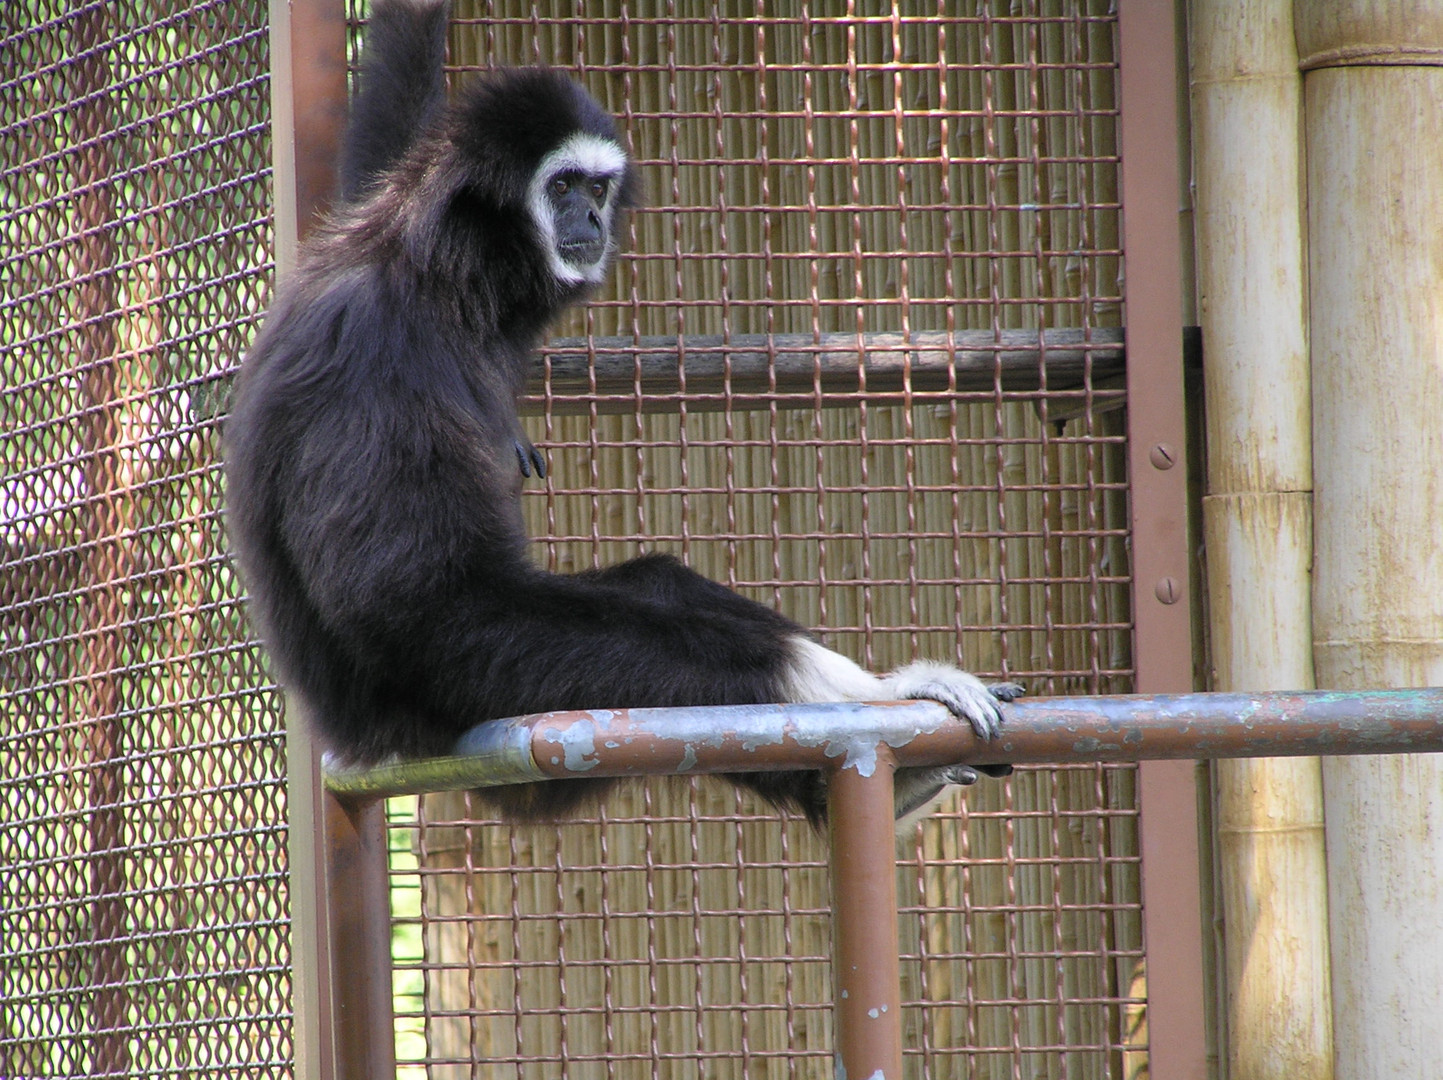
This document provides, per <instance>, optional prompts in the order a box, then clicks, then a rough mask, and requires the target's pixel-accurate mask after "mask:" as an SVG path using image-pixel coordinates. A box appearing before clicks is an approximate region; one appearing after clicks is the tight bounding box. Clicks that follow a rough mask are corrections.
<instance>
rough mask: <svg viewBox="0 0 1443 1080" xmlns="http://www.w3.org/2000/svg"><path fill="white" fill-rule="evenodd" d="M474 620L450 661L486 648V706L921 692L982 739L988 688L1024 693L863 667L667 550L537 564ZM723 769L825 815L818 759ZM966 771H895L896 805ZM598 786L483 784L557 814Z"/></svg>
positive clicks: (521, 709)
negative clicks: (579, 567) (568, 565)
mask: <svg viewBox="0 0 1443 1080" xmlns="http://www.w3.org/2000/svg"><path fill="white" fill-rule="evenodd" d="M477 629H478V630H479V631H480V633H481V635H482V638H481V639H480V640H478V641H477V642H476V648H475V652H472V654H471V656H470V657H466V656H463V655H455V656H454V657H453V659H452V661H451V663H450V670H452V671H456V672H459V671H466V670H474V669H475V667H476V660H477V659H478V658H479V657H480V656H482V655H484V656H486V657H487V662H486V663H485V664H484V665H483V667H484V670H485V672H486V678H485V679H484V680H482V681H479V682H474V683H473V690H474V691H475V693H476V695H477V699H475V700H473V702H472V704H476V703H478V701H489V702H490V703H491V704H490V705H489V706H487V709H488V712H489V715H496V716H500V715H510V714H516V713H529V712H542V711H550V710H556V709H583V708H590V707H605V706H614V707H645V706H658V705H670V706H686V705H698V706H702V705H723V704H763V703H769V702H774V701H793V702H821V701H868V700H891V699H896V698H930V699H934V700H937V701H940V702H941V703H942V704H944V705H946V706H947V707H948V708H949V709H951V710H952V711H953V712H954V713H956V714H957V715H958V716H959V717H961V718H963V719H966V720H967V721H968V722H969V723H970V724H971V725H972V726H973V728H974V729H975V730H976V731H977V732H978V734H979V735H981V736H983V737H984V738H986V737H991V736H992V735H994V734H995V733H996V732H997V729H998V724H999V722H1000V714H999V712H998V709H997V702H998V700H1011V699H1012V698H1013V697H1015V696H1017V694H1018V693H1020V692H1021V690H1020V688H1019V687H1016V686H1014V685H1012V684H1002V685H1000V686H997V687H988V686H986V685H985V684H983V683H982V682H981V681H980V680H979V679H977V678H976V677H975V676H973V675H969V674H967V673H966V672H962V671H958V670H957V669H955V668H951V667H948V666H946V665H942V664H936V663H929V662H919V663H915V664H909V665H907V666H906V667H904V668H901V669H899V670H898V671H896V672H894V673H892V674H890V675H887V676H877V675H873V674H871V673H870V672H867V671H865V670H863V669H862V668H861V667H859V666H858V665H857V664H855V663H853V662H852V661H851V660H849V659H847V658H846V657H844V656H842V655H840V654H839V653H835V652H833V651H831V650H830V649H827V648H825V647H823V646H821V645H819V644H817V643H816V642H815V641H813V640H812V639H811V638H810V637H809V636H807V635H806V633H805V632H804V631H803V630H802V629H801V628H800V627H798V626H797V625H796V624H794V623H791V622H790V621H788V620H786V619H784V618H782V617H781V616H779V615H777V614H776V613H775V612H773V611H772V610H771V609H769V608H766V607H764V606H762V605H759V604H756V603H753V602H752V601H750V600H747V599H746V598H744V597H741V596H739V595H737V594H736V593H733V592H731V591H730V590H728V589H725V588H724V587H722V586H721V585H718V584H717V583H715V582H713V581H711V580H709V579H707V578H704V577H702V576H700V575H698V574H695V573H694V572H692V571H690V570H688V569H687V568H685V567H684V566H682V565H681V564H680V563H678V562H676V561H675V560H674V559H670V558H667V557H664V556H647V557H643V558H641V559H636V560H632V561H630V562H627V563H622V564H620V565H618V566H614V567H611V568H608V569H606V570H601V571H595V572H590V573H587V574H580V575H573V576H560V575H538V578H537V580H533V581H531V582H529V583H528V584H527V586H526V587H525V589H524V590H522V591H520V592H518V593H517V594H516V595H515V596H514V598H513V600H512V602H511V603H510V604H509V605H508V610H506V611H499V610H496V609H494V608H492V609H491V610H489V611H488V612H486V615H485V618H484V619H483V620H480V621H479V622H478V626H477ZM467 651H468V652H470V651H471V650H469V649H468V650H467ZM460 681H461V682H463V683H464V682H470V681H472V680H466V679H462V680H460ZM503 703H504V705H503ZM438 704H440V703H438ZM462 706H463V702H462V701H460V700H458V701H455V702H453V703H450V704H449V705H446V704H442V705H441V707H442V708H443V709H446V710H447V711H449V710H450V709H456V708H461V707H462ZM472 715H475V713H472ZM728 779H730V780H732V781H733V782H734V783H737V784H739V785H740V786H743V787H746V788H749V789H751V790H754V791H756V792H758V793H759V794H761V795H762V796H763V797H764V798H766V799H768V800H769V801H771V802H773V803H775V804H778V805H785V806H789V807H791V808H793V809H796V810H799V811H801V812H802V813H804V814H805V815H807V817H809V818H810V819H811V820H812V821H813V822H814V823H818V824H819V823H820V822H821V821H822V820H823V819H824V816H825V809H826V790H825V781H824V779H823V777H822V774H821V773H820V772H818V771H815V770H798V771H795V772H781V773H754V774H733V775H730V776H729V777H728ZM976 780H977V772H976V771H975V770H973V769H972V768H970V767H969V766H966V765H961V764H956V765H950V766H946V767H942V768H936V769H921V768H918V769H903V770H901V771H900V772H899V774H898V778H897V812H898V816H899V817H901V816H904V815H907V814H912V813H914V812H916V811H918V810H920V809H921V808H923V807H924V806H925V805H926V804H927V803H928V802H930V801H931V799H932V798H933V797H935V796H936V795H937V794H939V793H940V792H941V791H942V790H943V789H944V788H945V787H947V786H948V785H950V784H967V783H973V782H975V781H976ZM605 786H606V785H605V784H604V783H597V782H592V781H558V782H552V783H549V784H544V785H523V786H520V787H516V788H506V789H495V790H493V791H491V792H486V793H483V794H484V795H485V797H486V798H488V799H489V800H490V801H492V802H493V803H496V804H498V805H499V806H500V807H501V808H502V809H503V810H505V811H506V812H508V813H510V814H512V815H515V816H520V817H529V818H537V817H540V818H554V817H559V816H563V815H564V814H565V813H566V812H568V811H570V810H573V809H574V808H575V807H576V806H577V805H578V804H580V803H583V802H585V801H587V800H588V799H589V798H590V797H592V796H594V795H596V794H599V793H600V792H601V791H603V790H604V789H605Z"/></svg>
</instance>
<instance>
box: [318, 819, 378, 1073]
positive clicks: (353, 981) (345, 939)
mask: <svg viewBox="0 0 1443 1080" xmlns="http://www.w3.org/2000/svg"><path fill="white" fill-rule="evenodd" d="M322 816H323V818H324V822H325V840H326V844H325V857H326V906H327V921H328V924H329V925H328V930H329V941H328V943H327V944H328V949H327V951H328V953H329V956H330V968H331V971H330V976H331V987H330V990H331V1007H330V1020H331V1025H332V1029H331V1030H332V1048H333V1055H334V1056H333V1060H334V1062H335V1075H336V1076H337V1077H344V1078H345V1080H392V1078H393V1077H394V1076H395V1075H396V1038H395V1024H394V1018H393V1017H392V1012H391V1009H392V1006H391V896H390V881H389V878H388V876H387V862H386V804H385V803H383V802H381V801H380V800H376V799H371V800H366V801H364V802H343V801H341V800H339V799H337V798H336V797H335V796H334V795H332V794H330V793H329V792H328V793H327V794H326V797H325V800H324V801H323V803H322Z"/></svg>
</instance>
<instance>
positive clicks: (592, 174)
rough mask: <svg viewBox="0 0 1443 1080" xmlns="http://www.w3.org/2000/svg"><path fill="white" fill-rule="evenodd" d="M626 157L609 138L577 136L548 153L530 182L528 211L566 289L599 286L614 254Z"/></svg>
mask: <svg viewBox="0 0 1443 1080" xmlns="http://www.w3.org/2000/svg"><path fill="white" fill-rule="evenodd" d="M625 174H626V153H625V152H624V151H623V150H622V149H621V147H620V146H618V145H617V144H616V143H614V142H612V141H611V140H610V139H605V138H601V137H600V136H597V135H587V134H582V133H578V134H575V135H572V136H571V137H570V138H568V139H567V140H566V141H565V142H563V143H562V144H561V145H560V146H558V147H557V148H556V149H555V150H553V151H551V153H549V154H547V155H546V157H544V158H543V159H542V161H541V164H540V165H538V166H537V168H536V174H535V175H534V176H533V177H532V179H531V188H530V191H529V192H528V197H527V208H528V210H529V211H530V213H531V218H532V220H533V222H535V225H536V230H537V232H538V233H539V234H540V242H541V246H542V250H543V251H545V252H546V261H547V263H548V264H549V266H550V267H551V272H552V274H554V275H555V276H556V279H557V280H558V281H560V282H561V283H562V284H564V285H580V284H582V283H583V282H587V283H590V284H593V285H594V284H597V283H598V282H600V281H601V279H602V278H603V277H605V276H606V264H607V262H608V260H609V259H610V258H611V254H612V252H614V251H615V250H616V242H615V238H614V237H613V235H612V226H613V222H614V219H615V216H616V215H615V210H616V198H615V196H616V194H617V191H618V189H619V187H620V185H621V181H622V178H623V177H624V176H625Z"/></svg>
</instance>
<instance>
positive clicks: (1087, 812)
mask: <svg viewBox="0 0 1443 1080" xmlns="http://www.w3.org/2000/svg"><path fill="white" fill-rule="evenodd" d="M962 7H963V6H962V5H956V4H952V3H950V2H948V3H938V2H935V0H934V2H933V3H932V4H930V5H925V4H921V3H899V4H898V5H897V6H896V7H888V6H885V5H882V4H877V3H856V4H849V5H847V6H846V9H845V10H846V14H842V13H841V12H842V11H843V5H841V4H836V5H820V4H813V5H807V4H805V3H801V4H777V5H772V4H768V5H761V6H748V5H745V4H741V3H736V2H732V3H725V4H721V5H675V4H673V5H667V4H658V3H655V2H653V0H646V2H643V3H640V4H626V5H621V4H612V3H604V4H582V3H579V2H578V3H565V2H561V0H543V2H541V3H527V4H520V3H514V2H510V0H498V2H494V3H489V4H484V5H483V4H480V3H475V4H470V5H468V4H466V3H465V2H464V0H463V2H462V3H461V4H460V5H459V6H458V9H457V14H458V16H460V17H459V18H458V19H457V20H456V22H455V25H454V26H453V30H452V36H451V59H452V62H453V65H454V67H455V69H456V71H457V73H458V74H460V75H463V76H464V73H465V72H467V71H469V70H474V69H484V68H486V67H488V66H490V65H493V64H498V65H499V64H526V63H537V62H540V63H546V64H550V65H553V66H557V67H561V68H564V69H567V70H569V71H572V72H574V73H575V74H576V75H577V76H578V77H579V78H580V79H581V80H582V81H583V82H584V83H585V84H586V85H587V86H588V87H589V88H590V89H591V91H592V92H593V93H594V94H595V95H596V96H597V97H598V98H599V99H600V100H601V101H602V102H603V103H604V104H605V105H607V106H608V107H609V108H610V109H611V110H612V111H613V112H614V113H615V114H616V115H617V116H618V117H619V119H620V123H621V126H622V128H623V129H624V131H625V133H626V136H627V138H628V140H629V142H630V145H631V149H632V152H633V155H634V156H635V158H636V159H637V160H638V162H639V163H640V166H641V169H642V172H643V174H644V177H645V186H646V205H645V206H644V207H643V208H642V209H641V210H639V211H638V212H637V213H636V214H635V215H634V217H633V218H632V223H631V226H630V234H629V236H628V238H627V242H626V249H625V253H624V254H623V256H622V258H621V259H620V262H619V265H618V267H617V269H616V271H615V272H614V274H613V275H612V278H611V280H610V281H609V283H608V284H607V285H606V286H605V287H603V289H602V290H601V292H600V294H599V295H598V296H597V298H596V299H595V301H594V302H593V303H592V304H590V305H589V306H588V307H587V308H585V309H584V310H583V311H581V312H578V313H577V314H576V315H575V316H574V317H573V318H572V319H570V320H569V321H568V322H567V324H566V325H564V326H562V327H559V328H558V329H557V331H556V333H555V335H554V336H553V338H552V339H551V341H550V343H549V345H548V348H547V350H546V355H545V368H544V370H543V371H541V372H539V373H538V378H537V380H536V381H535V384H534V387H533V394H532V396H531V398H530V399H529V402H528V412H529V418H528V423H529V425H530V433H531V435H532V437H533V439H534V440H535V441H536V443H537V445H538V446H540V447H542V448H543V449H544V451H545V453H546V456H547V458H548V460H549V464H550V470H551V472H550V475H549V477H548V479H547V480H546V481H545V483H544V484H537V483H534V482H533V484H532V485H531V487H530V490H529V491H528V494H527V502H526V506H527V510H528V513H529V519H530V523H531V527H532V530H533V532H534V534H535V535H536V536H537V537H538V538H539V543H538V551H537V555H538V558H539V559H540V560H542V561H543V562H544V563H545V564H547V565H548V566H550V567H552V568H554V569H557V570H573V569H580V568H584V567H589V566H595V565H601V564H608V563H611V562H614V561H617V560H620V559H623V558H626V557H628V556H631V555H634V554H637V553H638V552H640V551H645V550H664V551H670V552H674V553H676V554H678V555H679V556H680V557H681V558H683V559H685V560H686V561H687V562H688V563H689V564H690V565H692V566H693V567H695V568H697V569H699V570H701V571H703V572H705V573H707V574H709V575H711V576H712V577H714V578H716V579H718V580H720V581H724V582H726V583H727V584H728V585H730V586H732V587H733V588H736V589H738V590H740V591H741V592H743V593H746V594H747V595H750V596H752V597H754V598H756V599H758V600H761V601H763V602H766V603H769V604H774V605H776V606H777V607H779V608H780V609H781V610H783V611H785V612H786V613H787V614H789V615H791V616H792V617H794V618H796V619H798V620H799V621H801V622H803V623H806V624H808V625H811V626H815V627H817V628H818V629H819V630H820V632H821V633H822V635H823V637H824V639H825V640H826V641H827V643H828V644H830V645H831V646H833V647H835V648H837V649H840V650H841V651H843V652H845V653H847V654H848V655H850V656H852V657H854V658H855V659H857V660H858V661H860V662H862V663H864V664H866V665H869V666H871V667H873V668H877V669H885V668H888V667H890V666H893V665H896V664H899V663H903V662H906V661H907V660H910V659H912V658H913V657H915V656H929V657H934V658H941V659H946V660H954V661H957V662H959V663H961V664H962V665H963V666H965V667H967V668H969V669H972V670H976V671H980V672H985V673H990V674H992V675H999V676H1003V675H1005V676H1006V677H1009V678H1013V679H1017V680H1019V681H1022V682H1024V683H1026V684H1027V685H1028V686H1029V687H1030V688H1031V689H1032V690H1033V692H1035V693H1056V692H1064V691H1076V692H1084V693H1087V692H1092V693H1098V692H1119V691H1126V690H1128V689H1130V687H1131V669H1130V665H1131V656H1130V640H1131V638H1130V625H1129V603H1128V594H1127V588H1126V586H1127V580H1128V574H1129V567H1128V562H1127V536H1126V490H1125V483H1126V481H1125V476H1124V461H1125V456H1124V451H1125V447H1124V445H1123V439H1122V432H1123V420H1122V413H1121V405H1122V400H1121V391H1120V389H1119V386H1120V383H1119V382H1118V381H1117V380H1116V376H1115V372H1116V368H1115V367H1108V366H1107V365H1106V364H1105V363H1104V357H1105V356H1106V355H1109V354H1108V353H1107V350H1108V349H1113V350H1115V346H1116V343H1117V340H1118V332H1117V329H1116V328H1117V327H1118V326H1120V324H1121V302H1122V269H1121V257H1120V251H1119V250H1118V246H1119V241H1118V229H1119V214H1120V208H1119V206H1118V201H1117V199H1118V196H1117V173H1118V166H1117V159H1116V127H1117V116H1116V112H1115V94H1116V85H1115V84H1116V75H1117V72H1116V66H1115V61H1114V55H1115V54H1114V34H1115V25H1114V16H1113V15H1112V14H1111V13H1110V7H1109V5H1108V4H1107V3H1101V2H1099V3H1086V2H1078V3H1062V2H1049V3H1038V2H1036V0H1029V2H1023V3H1000V2H979V3H973V4H968V5H965V8H966V14H960V13H958V12H959V11H960V9H961V8H962ZM357 14H358V15H359V12H358V13H357ZM1064 345H1065V346H1066V347H1068V348H1075V349H1076V350H1077V354H1078V356H1080V361H1079V362H1078V363H1077V365H1076V367H1075V369H1072V370H1071V373H1070V374H1069V375H1068V377H1066V378H1063V377H1062V376H1061V375H1059V374H1058V372H1059V371H1060V370H1061V368H1060V367H1059V366H1058V364H1057V363H1056V361H1058V360H1059V359H1060V354H1061V352H1062V351H1063V347H1064ZM1028 348H1030V350H1031V351H1030V353H1029V352H1027V351H1026V350H1027V349H1028ZM1017 350H1021V351H1017ZM964 353H965V356H964ZM1018 356H1021V357H1022V359H1021V361H1020V362H1019V361H1018V360H1017V357H1018ZM979 357H980V359H979ZM598 704H603V703H598ZM477 815H478V808H474V807H473V806H472V805H471V804H470V802H469V801H468V799H467V797H466V796H462V795H456V796H433V797H427V798H424V799H421V800H419V801H418V800H415V799H407V800H398V801H396V802H394V803H393V804H392V807H391V848H392V880H393V893H392V896H393V906H394V934H395V938H394V955H395V959H396V969H397V970H396V983H395V986H396V1008H397V1034H398V1048H399V1050H398V1052H399V1055H400V1058H401V1059H402V1060H401V1068H400V1075H402V1076H406V1077H419V1076H422V1075H425V1076H430V1077H446V1078H452V1077H465V1076H476V1077H480V1076H485V1077H517V1078H541V1077H560V1076H565V1077H568V1078H590V1077H597V1078H600V1077H625V1078H629V1077H657V1078H672V1077H676V1078H682V1077H698V1076H706V1077H716V1078H741V1077H748V1078H762V1077H777V1078H781V1077H803V1076H820V1075H830V1071H831V1058H830V1051H829V1047H830V1038H831V1032H830V1024H831V1018H830V1000H831V999H830V995H831V984H830V974H829V967H828V959H827V958H828V953H829V947H830V946H829V932H830V931H829V921H828V910H827V878H826V871H825V850H824V848H823V846H822V845H821V843H820V842H819V840H818V839H817V838H816V837H815V836H813V835H812V834H811V832H810V831H809V829H808V828H807V827H806V826H805V825H804V824H803V823H801V822H798V821H796V820H790V819H787V818H785V817H779V816H778V815H777V814H775V813H773V812H771V811H768V810H767V809H765V808H764V807H761V806H758V805H755V804H752V803H750V802H747V801H745V800H742V799H740V798H739V797H738V796H736V795H735V794H733V793H732V792H731V791H730V790H729V789H726V788H722V787H716V786H712V785H709V784H705V783H702V784H697V785H682V784H670V785H669V784H667V783H663V782H656V783H654V784H652V785H650V786H647V787H639V788H636V789H633V790H630V791H627V792H624V793H622V794H620V795H618V796H617V797H615V798H614V799H612V800H611V801H609V802H608V803H607V804H606V805H605V806H604V807H603V808H602V809H601V810H600V811H599V812H598V814H597V815H596V817H595V819H594V820H590V821H585V822H581V823H577V824H573V825H567V826H564V827H561V828H558V829H536V828H525V829H523V828H510V827H507V826H505V825H503V824H500V823H496V822H492V821H490V820H488V819H486V818H485V817H484V815H482V816H477ZM897 872H898V875H899V885H900V894H901V896H902V897H903V901H902V902H903V906H904V910H903V922H902V941H903V948H904V952H905V956H904V971H905V979H906V985H905V987H904V1000H905V1002H906V1005H905V1008H906V1016H905V1024H906V1029H905V1039H906V1046H907V1048H908V1049H907V1058H906V1060H907V1070H908V1075H909V1076H910V1077H919V1078H920V1077H933V1078H938V1080H941V1078H948V1077H956V1076H971V1077H979V1078H988V1080H992V1078H996V1080H1002V1078H1008V1080H1011V1078H1013V1077H1029V1078H1033V1077H1048V1078H1051V1077H1059V1078H1061V1077H1068V1078H1075V1080H1083V1078H1086V1080H1091V1078H1122V1077H1131V1076H1133V1075H1135V1074H1136V1073H1137V1072H1138V1071H1139V1070H1140V1069H1141V1068H1142V1067H1143V1062H1144V1060H1145V1033H1144V1031H1143V1029H1142V1028H1143V1025H1142V1023H1141V1018H1142V1010H1143V1005H1144V996H1145V995H1144V984H1143V981H1142V956H1141V944H1140V941H1141V910H1140V903H1139V873H1138V865H1137V820H1136V798H1135V789H1134V773H1133V771H1132V770H1131V769H1128V768H1103V767H1095V768H1094V767H1083V768H1070V769H1025V770H1019V772H1018V773H1017V774H1016V775H1015V776H1014V777H1012V778H1011V779H1010V780H1009V781H1007V782H1004V783H985V784H984V785H982V786H980V787H979V788H977V789H975V790H973V791H971V792H969V793H967V795H966V797H965V798H956V799H953V800H952V801H951V802H949V803H947V804H945V805H944V808H943V810H942V811H941V812H940V813H939V814H938V815H936V816H935V817H933V818H931V819H930V820H928V821H927V822H926V823H925V824H923V825H922V826H921V827H920V828H919V829H918V830H917V831H916V832H915V834H914V835H911V836H909V837H908V838H907V839H906V842H905V843H904V844H903V845H902V846H901V848H900V849H899V859H898V871H897ZM477 1063H484V1064H477Z"/></svg>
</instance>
